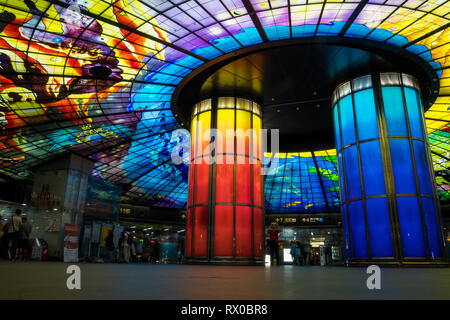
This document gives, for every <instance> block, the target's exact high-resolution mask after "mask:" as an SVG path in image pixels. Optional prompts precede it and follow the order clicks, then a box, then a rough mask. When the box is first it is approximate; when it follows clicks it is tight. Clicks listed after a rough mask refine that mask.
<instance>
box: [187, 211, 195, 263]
mask: <svg viewBox="0 0 450 320" xmlns="http://www.w3.org/2000/svg"><path fill="white" fill-rule="evenodd" d="M193 210H194V209H192V208H189V209H188V210H187V222H186V257H190V256H191V254H192V253H191V241H192V213H193Z"/></svg>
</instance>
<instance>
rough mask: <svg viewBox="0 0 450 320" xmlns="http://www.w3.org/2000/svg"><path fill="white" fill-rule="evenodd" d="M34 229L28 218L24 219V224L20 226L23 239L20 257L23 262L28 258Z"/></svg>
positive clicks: (20, 244)
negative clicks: (31, 234)
mask: <svg viewBox="0 0 450 320" xmlns="http://www.w3.org/2000/svg"><path fill="white" fill-rule="evenodd" d="M32 229H33V227H32V225H31V223H30V222H28V219H27V218H26V217H23V218H22V223H21V224H20V226H19V230H20V233H21V235H22V236H21V238H20V239H19V250H18V253H17V255H18V257H19V258H20V259H21V260H22V261H23V260H25V259H26V258H27V257H28V254H29V253H30V252H29V240H30V233H31V231H32Z"/></svg>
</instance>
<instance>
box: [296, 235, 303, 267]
mask: <svg viewBox="0 0 450 320" xmlns="http://www.w3.org/2000/svg"><path fill="white" fill-rule="evenodd" d="M295 260H296V261H297V263H296V264H297V265H298V266H299V265H301V264H302V246H301V244H300V241H297V242H296V243H295Z"/></svg>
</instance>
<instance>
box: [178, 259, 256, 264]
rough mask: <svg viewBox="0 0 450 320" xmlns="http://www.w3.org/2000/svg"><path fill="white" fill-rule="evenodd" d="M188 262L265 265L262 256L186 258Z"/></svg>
mask: <svg viewBox="0 0 450 320" xmlns="http://www.w3.org/2000/svg"><path fill="white" fill-rule="evenodd" d="M185 262H186V264H208V265H223V266H256V265H260V266H263V265H264V260H263V259H262V258H214V259H209V260H208V259H207V258H186V260H185Z"/></svg>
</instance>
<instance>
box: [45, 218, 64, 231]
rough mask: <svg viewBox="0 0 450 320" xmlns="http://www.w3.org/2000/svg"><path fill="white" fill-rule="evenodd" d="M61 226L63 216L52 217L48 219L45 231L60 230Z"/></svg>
mask: <svg viewBox="0 0 450 320" xmlns="http://www.w3.org/2000/svg"><path fill="white" fill-rule="evenodd" d="M60 227H61V218H54V219H52V218H50V219H47V224H46V225H45V232H59V228H60Z"/></svg>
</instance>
